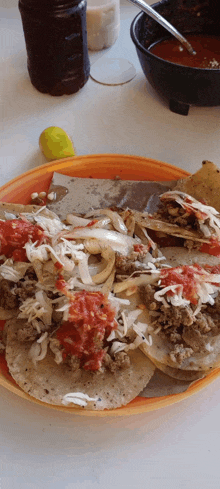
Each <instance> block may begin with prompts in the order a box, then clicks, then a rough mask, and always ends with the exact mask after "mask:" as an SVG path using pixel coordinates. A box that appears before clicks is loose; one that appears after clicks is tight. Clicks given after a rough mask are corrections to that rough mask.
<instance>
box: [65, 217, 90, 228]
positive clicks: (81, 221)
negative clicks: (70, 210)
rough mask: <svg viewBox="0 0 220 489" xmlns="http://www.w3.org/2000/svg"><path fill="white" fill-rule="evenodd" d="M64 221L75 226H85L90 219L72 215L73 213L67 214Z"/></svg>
mask: <svg viewBox="0 0 220 489" xmlns="http://www.w3.org/2000/svg"><path fill="white" fill-rule="evenodd" d="M66 221H67V222H68V224H72V225H73V226H74V227H76V226H87V225H88V224H89V223H90V222H91V219H85V218H84V217H80V216H74V214H67V216H66Z"/></svg>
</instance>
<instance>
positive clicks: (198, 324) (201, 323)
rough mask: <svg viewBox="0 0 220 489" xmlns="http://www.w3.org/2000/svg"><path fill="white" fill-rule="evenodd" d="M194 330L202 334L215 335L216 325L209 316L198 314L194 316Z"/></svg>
mask: <svg viewBox="0 0 220 489" xmlns="http://www.w3.org/2000/svg"><path fill="white" fill-rule="evenodd" d="M195 328H196V329H198V330H199V331H200V332H201V333H202V334H206V333H209V331H212V332H214V334H215V333H217V332H218V331H217V330H216V325H215V322H214V321H213V319H212V318H211V316H210V315H209V314H206V312H205V313H201V312H199V313H198V314H197V316H196V321H195Z"/></svg>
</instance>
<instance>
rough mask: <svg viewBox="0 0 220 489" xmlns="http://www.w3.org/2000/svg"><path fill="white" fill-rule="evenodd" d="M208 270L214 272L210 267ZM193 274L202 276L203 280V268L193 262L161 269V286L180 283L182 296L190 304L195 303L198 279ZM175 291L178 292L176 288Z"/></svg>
mask: <svg viewBox="0 0 220 489" xmlns="http://www.w3.org/2000/svg"><path fill="white" fill-rule="evenodd" d="M209 271H212V273H214V272H213V270H212V269H211V270H209ZM215 273H216V272H215ZM195 275H197V276H198V275H200V276H204V281H205V275H206V274H205V270H204V269H203V268H202V267H201V266H200V265H198V264H194V265H193V266H190V265H183V266H181V267H177V268H168V269H166V270H161V272H160V277H161V286H162V287H168V286H170V285H180V287H181V290H182V296H183V298H184V299H186V300H188V301H190V302H191V304H194V305H196V304H197V303H198V298H199V297H198V279H197V277H196V276H195ZM175 293H178V290H176V291H175ZM169 295H174V292H172V291H169Z"/></svg>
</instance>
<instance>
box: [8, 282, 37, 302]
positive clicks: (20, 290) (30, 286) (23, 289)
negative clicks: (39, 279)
mask: <svg viewBox="0 0 220 489" xmlns="http://www.w3.org/2000/svg"><path fill="white" fill-rule="evenodd" d="M13 291H14V294H15V295H16V296H17V297H18V298H19V302H24V301H25V300H26V299H27V298H28V297H33V296H34V295H35V292H36V282H31V283H30V282H29V281H28V282H27V281H24V282H23V281H21V280H20V281H19V282H18V284H16V286H15V287H14V289H13Z"/></svg>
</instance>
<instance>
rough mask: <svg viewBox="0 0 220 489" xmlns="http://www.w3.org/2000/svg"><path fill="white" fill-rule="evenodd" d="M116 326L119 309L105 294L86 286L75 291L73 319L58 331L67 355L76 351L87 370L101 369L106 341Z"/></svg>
mask: <svg viewBox="0 0 220 489" xmlns="http://www.w3.org/2000/svg"><path fill="white" fill-rule="evenodd" d="M58 285H59V284H58ZM60 285H61V283H60ZM60 290H61V287H60ZM116 328H117V322H116V320H115V310H114V309H113V308H112V306H111V304H110V303H109V301H108V299H107V298H106V296H105V295H104V294H102V293H101V292H87V291H85V290H83V291H81V292H75V293H72V294H71V298H70V307H69V319H68V321H65V322H63V324H62V325H61V327H60V328H59V330H58V331H57V333H56V335H57V339H58V340H59V341H60V343H61V345H62V347H63V348H64V350H63V357H64V358H65V357H66V356H67V355H75V356H76V357H77V358H79V359H80V366H81V367H83V368H84V369H85V370H93V371H95V370H99V368H100V367H101V365H102V360H103V358H104V355H105V350H104V348H103V347H104V342H105V340H106V339H107V338H108V336H109V335H110V333H111V331H112V330H114V329H116Z"/></svg>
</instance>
